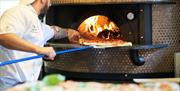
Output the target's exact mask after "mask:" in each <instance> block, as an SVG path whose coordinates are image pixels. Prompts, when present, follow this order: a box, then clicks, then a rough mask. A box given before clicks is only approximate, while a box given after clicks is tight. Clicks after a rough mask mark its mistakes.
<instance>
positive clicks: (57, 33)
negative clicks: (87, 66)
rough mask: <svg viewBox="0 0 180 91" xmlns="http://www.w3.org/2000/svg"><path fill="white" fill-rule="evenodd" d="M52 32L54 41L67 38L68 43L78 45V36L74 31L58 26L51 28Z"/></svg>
mask: <svg viewBox="0 0 180 91" xmlns="http://www.w3.org/2000/svg"><path fill="white" fill-rule="evenodd" d="M51 27H52V28H53V30H54V37H53V38H54V39H61V38H65V37H68V39H69V41H71V42H74V43H78V41H79V39H80V37H81V36H80V34H79V32H77V31H76V30H73V29H70V28H61V27H58V26H51Z"/></svg>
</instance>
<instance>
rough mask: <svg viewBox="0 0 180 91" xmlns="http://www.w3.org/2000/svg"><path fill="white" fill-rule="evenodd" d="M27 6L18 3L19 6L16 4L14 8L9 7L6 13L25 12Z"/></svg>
mask: <svg viewBox="0 0 180 91" xmlns="http://www.w3.org/2000/svg"><path fill="white" fill-rule="evenodd" d="M27 9H28V8H27V6H25V5H18V6H14V7H12V8H9V9H8V10H7V11H6V13H13V14H16V13H23V12H24V11H27Z"/></svg>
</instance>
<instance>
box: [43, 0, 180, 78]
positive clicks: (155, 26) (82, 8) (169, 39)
mask: <svg viewBox="0 0 180 91" xmlns="http://www.w3.org/2000/svg"><path fill="white" fill-rule="evenodd" d="M52 3H53V5H52V6H51V7H50V9H49V11H48V13H47V15H46V23H47V24H50V25H58V26H60V27H66V28H73V29H75V30H77V29H78V27H79V26H80V24H81V23H82V22H83V21H84V20H86V19H87V18H89V17H92V16H96V15H101V16H105V17H108V19H110V20H111V21H113V22H114V23H115V24H116V25H117V27H118V28H119V29H120V31H121V36H122V38H123V39H124V40H125V41H128V42H132V46H124V47H112V48H91V49H87V50H84V51H78V52H73V53H66V54H63V55H57V56H56V58H55V61H54V62H45V72H46V73H47V74H49V73H61V74H64V75H66V76H67V77H68V78H70V79H73V78H78V79H91V80H93V79H95V80H98V79H102V80H115V79H116V80H117V79H118V80H127V79H132V78H151V77H156V78H159V77H174V61H173V57H174V53H176V52H179V51H180V37H179V36H180V31H179V29H180V27H179V25H180V16H179V15H180V9H179V2H176V1H167V0H158V1H154V0H147V1H146V0H138V1H136V0H107V1H106V0H104V1H103V0H52ZM49 45H51V46H53V47H54V48H55V49H56V50H64V49H70V48H78V47H82V45H79V44H72V43H69V41H68V40H67V39H62V40H50V41H49Z"/></svg>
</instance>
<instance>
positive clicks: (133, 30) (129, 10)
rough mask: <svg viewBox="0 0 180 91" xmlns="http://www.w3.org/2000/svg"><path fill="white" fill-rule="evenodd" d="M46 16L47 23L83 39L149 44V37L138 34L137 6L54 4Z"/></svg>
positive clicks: (141, 30)
mask: <svg viewBox="0 0 180 91" xmlns="http://www.w3.org/2000/svg"><path fill="white" fill-rule="evenodd" d="M47 17H48V18H47V23H48V24H50V25H53V24H55V25H58V26H61V27H66V28H73V29H75V30H78V31H79V32H80V33H81V35H82V36H83V37H85V38H86V39H94V38H95V39H96V38H97V39H103V40H104V39H105V40H108V39H120V40H125V41H128V42H132V44H150V43H151V41H152V40H150V39H151V34H149V35H148V36H144V33H142V32H143V31H144V30H143V29H141V28H142V26H141V24H140V21H144V19H141V11H140V6H139V5H58V6H53V7H51V8H50V10H49V12H48V15H47ZM146 29H147V28H146ZM147 30H148V29H147ZM140 33H142V34H140ZM140 36H141V37H144V38H141V39H140ZM145 38H149V40H148V41H147V39H145ZM53 41H55V42H57V41H58V42H67V39H66V41H65V39H63V40H53Z"/></svg>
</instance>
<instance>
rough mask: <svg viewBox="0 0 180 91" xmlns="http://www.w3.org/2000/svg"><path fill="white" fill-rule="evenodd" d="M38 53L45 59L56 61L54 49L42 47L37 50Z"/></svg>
mask: <svg viewBox="0 0 180 91" xmlns="http://www.w3.org/2000/svg"><path fill="white" fill-rule="evenodd" d="M36 53H38V54H43V55H45V57H44V58H45V59H49V60H54V57H55V56H56V53H55V51H54V49H53V47H40V48H37V49H36Z"/></svg>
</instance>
